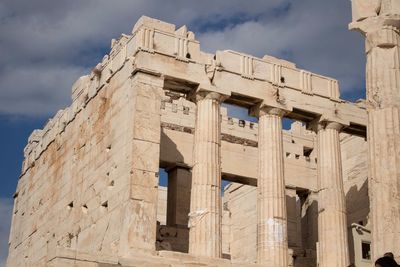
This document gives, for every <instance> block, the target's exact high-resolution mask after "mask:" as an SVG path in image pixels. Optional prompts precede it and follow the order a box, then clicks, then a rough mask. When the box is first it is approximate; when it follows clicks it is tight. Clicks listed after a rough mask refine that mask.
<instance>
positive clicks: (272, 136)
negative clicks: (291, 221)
mask: <svg viewBox="0 0 400 267" xmlns="http://www.w3.org/2000/svg"><path fill="white" fill-rule="evenodd" d="M283 115H284V111H283V110H282V109H278V108H262V109H261V110H260V114H259V126H258V129H259V130H258V152H259V174H258V184H257V190H258V197H257V215H258V216H257V217H258V218H257V223H258V224H257V231H258V232H257V258H258V263H260V264H269V266H275V267H287V266H288V239H287V214H286V193H285V180H284V165H283V142H282V117H283Z"/></svg>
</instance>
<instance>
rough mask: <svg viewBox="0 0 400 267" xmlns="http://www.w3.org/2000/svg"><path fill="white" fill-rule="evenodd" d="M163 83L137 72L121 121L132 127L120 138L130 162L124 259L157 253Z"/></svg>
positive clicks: (122, 237)
mask: <svg viewBox="0 0 400 267" xmlns="http://www.w3.org/2000/svg"><path fill="white" fill-rule="evenodd" d="M163 84H164V81H163V79H162V78H160V77H157V76H152V75H149V74H144V73H140V72H137V73H136V74H135V75H134V76H133V77H132V80H131V87H130V88H129V91H128V92H127V93H128V94H129V95H128V97H127V101H129V102H130V103H131V105H130V111H129V112H128V111H127V113H126V118H125V119H126V121H124V120H121V122H119V123H129V124H130V125H132V127H131V128H130V129H128V130H127V133H126V136H124V137H121V138H124V142H126V146H128V147H129V153H128V156H126V157H125V158H123V160H125V161H127V162H128V168H127V169H126V171H127V172H128V173H129V175H130V176H129V181H128V183H127V184H126V185H125V186H127V187H129V189H130V190H129V196H128V197H129V198H128V200H127V201H125V203H124V210H123V211H122V212H123V221H122V224H121V242H120V244H119V245H120V249H119V251H120V256H123V257H130V255H131V254H134V253H138V252H142V253H155V244H156V231H157V201H158V176H159V174H158V172H159V166H160V165H159V158H160V138H161V137H160V136H161V123H160V121H161V96H162V94H163ZM121 173H122V171H121ZM122 197H124V196H123V195H121V198H122Z"/></svg>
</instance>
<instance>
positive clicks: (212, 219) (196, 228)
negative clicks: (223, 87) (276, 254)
mask: <svg viewBox="0 0 400 267" xmlns="http://www.w3.org/2000/svg"><path fill="white" fill-rule="evenodd" d="M220 102H221V96H220V95H219V94H217V93H208V94H206V95H205V96H197V115H196V128H195V139H194V155H193V158H194V165H193V170H192V192H191V200H190V213H189V228H190V232H189V253H190V254H194V255H198V256H206V257H214V258H219V257H221V255H222V250H221V246H222V240H221V239H222V238H221V236H222V232H221V225H222V224H221V220H222V217H221V216H222V206H221V205H222V204H221V138H220V136H221V114H220Z"/></svg>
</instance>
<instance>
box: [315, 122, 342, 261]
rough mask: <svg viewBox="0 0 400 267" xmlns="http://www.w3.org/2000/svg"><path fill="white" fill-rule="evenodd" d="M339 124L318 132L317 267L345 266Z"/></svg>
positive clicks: (328, 126) (329, 125)
mask: <svg viewBox="0 0 400 267" xmlns="http://www.w3.org/2000/svg"><path fill="white" fill-rule="evenodd" d="M340 128H341V126H340V125H339V124H338V123H330V124H328V125H327V126H326V127H325V128H321V129H319V130H318V137H317V138H318V183H319V189H320V191H319V197H318V207H319V214H318V239H319V253H318V254H319V255H318V257H319V266H321V267H337V266H348V264H349V251H348V242H347V216H346V200H345V196H344V190H343V176H342V160H341V154H340V153H341V152H340V139H339V129H340Z"/></svg>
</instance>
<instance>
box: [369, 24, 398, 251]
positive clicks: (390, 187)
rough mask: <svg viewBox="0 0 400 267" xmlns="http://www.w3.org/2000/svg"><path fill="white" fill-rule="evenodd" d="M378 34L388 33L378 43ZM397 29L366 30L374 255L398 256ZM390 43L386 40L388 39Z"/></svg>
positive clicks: (386, 27) (370, 191)
mask: <svg viewBox="0 0 400 267" xmlns="http://www.w3.org/2000/svg"><path fill="white" fill-rule="evenodd" d="M377 36H390V40H391V41H392V45H387V46H386V47H381V46H380V45H379V44H377V43H376V39H377ZM399 39H400V35H399V29H398V28H395V27H391V26H385V27H383V28H382V29H380V30H379V31H377V32H374V33H370V34H367V44H369V48H370V49H368V50H367V99H368V102H369V106H368V141H369V142H368V143H369V159H370V166H369V167H370V168H369V189H370V190H369V194H370V205H371V219H372V229H371V230H372V231H371V234H372V254H373V257H374V258H377V257H379V256H382V255H383V254H384V253H386V252H388V251H391V252H393V253H394V254H395V255H396V256H397V257H399V258H400V241H399V237H400V58H399V48H400V44H399ZM387 43H389V42H387Z"/></svg>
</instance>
